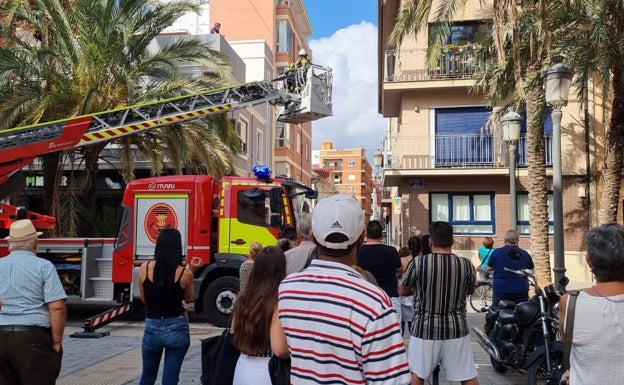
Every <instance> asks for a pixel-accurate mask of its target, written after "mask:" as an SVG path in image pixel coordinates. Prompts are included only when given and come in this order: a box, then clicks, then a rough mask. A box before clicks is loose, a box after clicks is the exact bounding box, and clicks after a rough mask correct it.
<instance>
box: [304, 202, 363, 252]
mask: <svg viewBox="0 0 624 385" xmlns="http://www.w3.org/2000/svg"><path fill="white" fill-rule="evenodd" d="M363 231H364V211H363V210H362V206H360V205H359V203H358V202H357V201H356V200H355V199H353V198H351V197H348V196H346V195H341V194H337V195H332V196H330V197H329V198H325V199H322V200H320V201H318V203H317V204H316V206H314V211H312V234H314V239H316V241H317V242H318V243H319V244H320V245H321V246H324V247H327V248H328V249H336V250H346V249H347V248H348V247H349V246H350V245H352V244H354V243H355V242H356V241H357V240H358V238H360V236H361V235H362V232H363ZM332 234H342V235H344V236H345V237H346V238H347V240H346V241H344V242H338V243H336V242H328V241H327V237H329V236H330V235H332Z"/></svg>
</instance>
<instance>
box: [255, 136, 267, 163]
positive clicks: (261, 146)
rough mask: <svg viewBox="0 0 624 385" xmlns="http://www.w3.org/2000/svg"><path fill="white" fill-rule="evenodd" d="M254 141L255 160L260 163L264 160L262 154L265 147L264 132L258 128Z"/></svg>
mask: <svg viewBox="0 0 624 385" xmlns="http://www.w3.org/2000/svg"><path fill="white" fill-rule="evenodd" d="M256 143H257V146H258V150H257V151H256V162H258V163H260V164H264V163H266V162H265V159H264V158H265V155H264V147H265V143H264V133H263V132H262V131H260V130H258V132H257V134H256Z"/></svg>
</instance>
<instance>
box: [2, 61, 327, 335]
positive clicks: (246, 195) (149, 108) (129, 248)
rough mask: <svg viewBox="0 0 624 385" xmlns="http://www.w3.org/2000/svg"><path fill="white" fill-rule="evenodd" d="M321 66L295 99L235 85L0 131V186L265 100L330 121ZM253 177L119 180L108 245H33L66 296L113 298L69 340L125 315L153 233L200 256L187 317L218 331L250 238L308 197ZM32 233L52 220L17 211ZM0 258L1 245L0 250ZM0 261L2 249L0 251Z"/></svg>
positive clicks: (266, 88)
mask: <svg viewBox="0 0 624 385" xmlns="http://www.w3.org/2000/svg"><path fill="white" fill-rule="evenodd" d="M331 75H332V74H331V69H329V68H324V67H319V66H312V67H310V68H309V69H308V71H307V74H306V79H307V80H306V85H305V87H304V88H303V90H302V92H301V93H297V94H292V93H287V92H285V91H283V88H282V87H279V86H275V84H274V83H273V82H253V83H247V84H244V85H241V86H236V87H231V88H226V89H221V90H216V91H211V92H206V93H201V94H196V95H190V96H184V97H180V98H175V99H171V100H165V101H158V102H154V103H150V104H144V105H140V106H131V107H128V108H123V109H119V110H114V111H107V112H102V113H96V114H91V115H85V116H79V117H75V118H70V119H65V120H61V121H55V122H49V123H43V124H38V125H34V126H28V127H18V128H14V129H9V130H3V131H0V183H2V182H5V181H6V180H7V179H8V178H9V177H10V176H11V174H13V173H14V172H16V171H17V170H19V169H21V168H22V167H23V166H25V165H27V164H28V163H30V162H31V161H32V160H33V159H34V158H35V157H37V156H40V155H43V154H46V153H50V152H53V151H59V150H65V149H70V148H75V147H80V146H83V145H89V144H93V143H99V142H102V141H108V140H114V139H115V138H118V137H120V136H123V135H129V134H132V133H136V132H140V131H143V130H148V129H152V128H156V127H161V126H164V125H168V124H172V123H178V122H181V121H185V120H191V119H196V118H201V117H204V116H207V115H209V114H216V113H221V112H224V111H230V110H234V109H239V108H246V107H248V106H251V105H256V104H260V103H265V102H270V103H273V104H276V105H277V106H278V117H277V119H278V120H280V121H283V122H286V123H301V122H306V121H311V120H315V119H319V118H322V117H325V116H330V115H331V107H332V102H331V82H332V76H331ZM254 174H255V176H254V177H236V176H228V177H224V178H222V179H221V180H215V179H214V178H213V177H212V176H208V175H176V176H162V177H153V178H145V179H137V180H134V181H132V182H130V183H128V185H127V187H126V189H125V192H124V195H123V199H122V202H121V204H122V207H123V214H122V218H121V225H120V228H119V232H118V235H117V237H116V238H114V239H102V238H97V239H96V238H80V239H77V238H72V239H68V238H42V239H41V240H40V242H39V250H38V255H39V256H40V257H43V258H46V259H49V260H50V261H52V263H54V265H55V266H56V268H57V271H58V272H59V276H60V277H61V280H62V282H63V284H64V286H65V289H66V291H67V293H68V295H70V296H73V297H76V298H78V299H80V300H82V301H86V302H92V303H93V302H95V303H97V302H106V301H117V302H118V305H117V306H115V307H113V308H112V309H110V310H108V311H106V312H103V313H101V314H98V315H96V316H94V317H91V318H89V319H87V321H85V325H84V332H82V333H77V334H76V335H74V336H76V337H99V336H102V335H106V334H107V333H98V332H96V329H98V328H99V327H101V326H103V325H105V324H107V323H109V322H111V321H112V320H113V319H114V318H115V317H116V316H118V315H121V314H123V313H126V312H128V311H130V310H131V309H132V308H133V306H132V305H133V303H136V301H137V300H138V294H139V290H138V286H137V285H138V269H139V266H140V265H141V264H142V263H143V262H144V261H146V260H149V259H151V258H153V255H154V246H155V240H156V236H157V234H158V231H159V230H160V229H162V228H165V227H167V226H172V227H175V228H177V229H178V230H180V232H181V233H182V236H183V242H184V245H183V246H184V250H185V260H186V261H190V260H191V258H193V257H200V258H202V260H203V261H204V263H205V266H204V268H202V269H201V270H200V271H198V272H197V273H196V276H195V293H196V295H197V298H196V301H195V311H196V312H202V313H204V314H205V315H206V317H207V319H208V320H209V321H210V322H212V323H214V324H216V325H218V326H224V325H225V324H226V323H227V321H228V318H229V315H230V314H231V312H232V307H233V303H234V300H235V298H236V294H237V292H238V285H239V283H238V268H239V266H240V264H241V263H242V262H243V261H244V260H245V259H246V254H247V253H248V250H249V245H250V243H251V242H252V241H258V242H261V243H262V244H264V245H270V244H275V243H276V240H277V238H278V234H279V232H280V231H281V230H282V229H283V228H284V227H285V226H294V225H295V221H296V216H297V215H296V207H295V205H294V204H293V202H294V200H296V199H297V198H296V197H306V198H309V199H314V198H316V192H315V191H314V190H312V189H311V188H309V187H307V186H304V185H302V184H299V183H296V182H293V181H291V180H287V179H281V178H272V177H271V171H270V169H269V168H268V167H266V166H256V167H254ZM26 217H27V218H30V219H31V220H32V221H33V223H34V224H35V227H37V228H38V229H51V228H53V227H54V224H55V219H54V218H51V217H48V216H45V215H39V214H36V213H33V212H30V211H29V212H27V213H26ZM16 218H17V209H16V208H15V207H13V206H10V205H6V204H5V205H0V228H4V229H8V228H9V226H10V224H11V223H12V222H13V221H14V220H15V219H16ZM0 247H3V249H4V252H3V253H4V254H6V252H7V251H6V245H4V246H3V245H2V244H1V243H0ZM0 255H2V251H0Z"/></svg>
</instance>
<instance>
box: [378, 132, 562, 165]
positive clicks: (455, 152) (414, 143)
mask: <svg viewBox="0 0 624 385" xmlns="http://www.w3.org/2000/svg"><path fill="white" fill-rule="evenodd" d="M397 139H398V140H397V143H399V144H400V147H399V145H398V144H397V146H395V147H394V148H393V149H392V153H393V155H392V156H389V157H387V158H386V164H385V165H384V167H385V168H389V169H432V168H474V167H506V166H508V163H509V155H508V154H507V144H506V143H505V141H504V140H503V138H502V137H501V136H493V135H436V136H435V137H433V138H431V137H426V136H420V137H416V136H410V137H401V138H400V139H399V138H397ZM544 139H545V141H546V142H545V145H546V159H545V161H546V165H552V136H551V135H547V136H545V137H544ZM423 143H425V144H426V143H432V144H433V145H432V147H431V149H430V151H431V152H429V150H428V149H429V147H427V146H423ZM416 149H424V151H422V152H421V153H418V152H417V150H416ZM527 161H528V159H527V151H526V137H525V136H522V137H521V138H520V140H519V141H518V145H517V150H516V165H517V166H518V167H526V166H527Z"/></svg>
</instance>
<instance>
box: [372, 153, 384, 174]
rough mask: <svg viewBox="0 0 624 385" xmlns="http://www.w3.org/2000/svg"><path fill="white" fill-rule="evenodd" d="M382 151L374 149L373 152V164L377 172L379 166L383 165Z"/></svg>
mask: <svg viewBox="0 0 624 385" xmlns="http://www.w3.org/2000/svg"><path fill="white" fill-rule="evenodd" d="M383 158H384V156H383V153H382V152H381V151H380V150H377V151H375V153H374V154H373V164H374V165H375V167H376V168H377V172H379V167H381V166H383Z"/></svg>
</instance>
